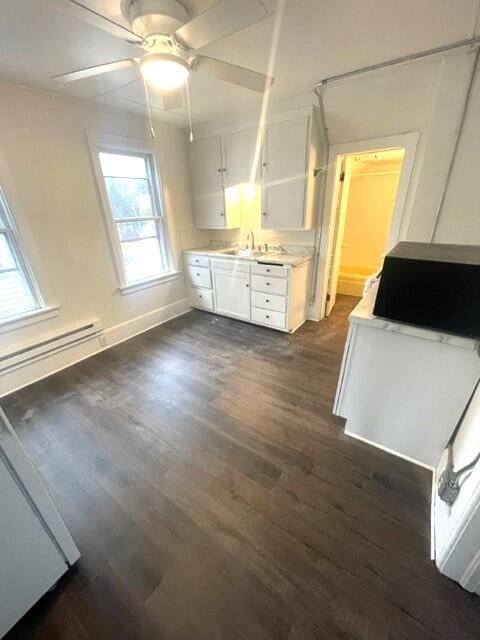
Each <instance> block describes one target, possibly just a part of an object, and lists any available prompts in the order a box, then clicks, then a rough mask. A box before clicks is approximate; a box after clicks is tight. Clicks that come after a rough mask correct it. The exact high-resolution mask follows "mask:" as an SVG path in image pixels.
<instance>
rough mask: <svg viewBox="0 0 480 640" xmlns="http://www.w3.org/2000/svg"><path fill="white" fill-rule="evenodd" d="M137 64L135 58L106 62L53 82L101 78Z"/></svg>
mask: <svg viewBox="0 0 480 640" xmlns="http://www.w3.org/2000/svg"><path fill="white" fill-rule="evenodd" d="M135 64H136V61H135V60H134V58H127V59H126V60H116V61H115V62H106V63H105V64H97V65H95V66H94V67H85V68H84V69H77V70H76V71H70V72H69V73H61V74H60V75H58V76H52V80H56V81H57V82H74V81H75V80H83V79H84V78H91V77H92V76H99V75H101V74H102V73H110V72H111V71H118V70H119V69H127V68H128V67H132V66H134V65H135Z"/></svg>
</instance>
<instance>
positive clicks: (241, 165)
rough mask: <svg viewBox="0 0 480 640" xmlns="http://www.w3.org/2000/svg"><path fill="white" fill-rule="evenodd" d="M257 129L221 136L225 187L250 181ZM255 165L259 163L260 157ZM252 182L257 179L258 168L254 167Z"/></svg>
mask: <svg viewBox="0 0 480 640" xmlns="http://www.w3.org/2000/svg"><path fill="white" fill-rule="evenodd" d="M257 136H258V129H256V128H255V129H244V130H243V131H235V132H234V133H229V134H227V135H225V136H222V141H223V169H224V172H223V174H224V175H223V179H224V182H225V184H226V185H235V184H241V183H242V182H249V181H250V180H251V177H252V176H251V173H252V167H253V163H254V161H255V148H256V146H257ZM258 160H259V161H258V163H257V165H259V163H260V156H259V159H258ZM255 169H256V172H255V175H254V176H253V179H254V181H256V180H257V178H258V173H259V167H258V166H257V167H255Z"/></svg>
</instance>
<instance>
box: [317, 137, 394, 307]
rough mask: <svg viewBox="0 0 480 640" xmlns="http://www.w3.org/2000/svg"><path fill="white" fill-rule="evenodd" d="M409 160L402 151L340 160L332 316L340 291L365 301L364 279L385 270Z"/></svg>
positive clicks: (333, 265)
mask: <svg viewBox="0 0 480 640" xmlns="http://www.w3.org/2000/svg"><path fill="white" fill-rule="evenodd" d="M404 156H405V149H404V148H403V147H399V148H394V149H384V150H379V151H373V152H369V151H366V152H363V153H354V154H345V155H343V156H341V157H340V162H341V172H340V177H339V180H340V183H341V185H340V188H339V191H338V198H337V206H336V220H335V225H336V230H335V237H334V246H333V252H332V260H331V266H330V277H329V280H330V282H329V294H330V297H329V298H328V300H327V315H328V313H330V311H331V309H332V308H333V305H334V304H335V298H336V294H337V293H339V294H345V295H350V296H356V297H361V296H362V293H363V288H364V285H365V281H366V280H367V278H368V277H369V276H372V275H373V274H375V273H376V272H378V270H379V269H380V267H381V263H382V258H383V256H384V254H385V251H386V249H387V243H388V238H389V232H390V226H391V222H392V216H393V210H394V206H395V199H396V195H397V190H398V183H399V180H400V174H401V170H402V164H403V159H404ZM332 294H333V295H332Z"/></svg>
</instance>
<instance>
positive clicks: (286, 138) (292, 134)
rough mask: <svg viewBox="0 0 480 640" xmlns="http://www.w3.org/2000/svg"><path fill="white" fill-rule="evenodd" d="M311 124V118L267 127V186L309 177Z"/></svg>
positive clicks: (264, 156) (265, 147) (265, 163)
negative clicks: (307, 172) (285, 179)
mask: <svg viewBox="0 0 480 640" xmlns="http://www.w3.org/2000/svg"><path fill="white" fill-rule="evenodd" d="M308 124H309V118H308V116H302V117H301V118H294V119H291V120H283V121H281V122H276V123H274V124H270V125H268V126H267V130H266V132H265V140H264V143H263V160H262V167H263V171H262V178H263V180H264V182H271V181H273V180H283V179H284V178H288V177H292V176H299V175H302V176H304V175H305V171H306V168H307V149H308Z"/></svg>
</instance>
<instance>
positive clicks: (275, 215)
mask: <svg viewBox="0 0 480 640" xmlns="http://www.w3.org/2000/svg"><path fill="white" fill-rule="evenodd" d="M304 216H305V178H295V179H293V180H292V179H290V180H286V181H284V182H277V183H276V184H269V185H264V187H263V189H262V229H301V228H302V227H303V226H304Z"/></svg>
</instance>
